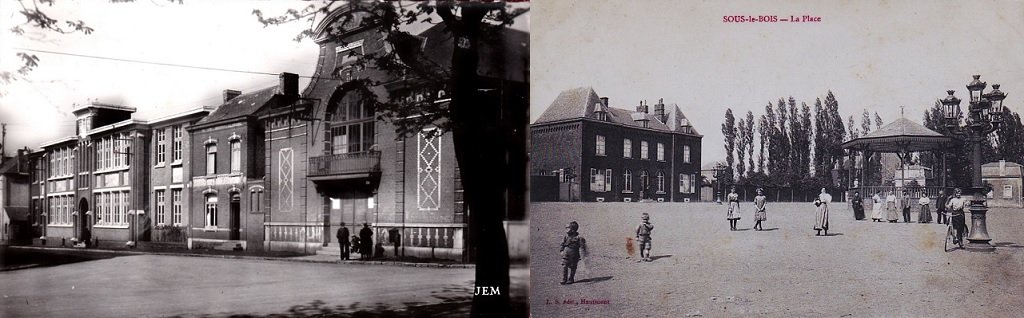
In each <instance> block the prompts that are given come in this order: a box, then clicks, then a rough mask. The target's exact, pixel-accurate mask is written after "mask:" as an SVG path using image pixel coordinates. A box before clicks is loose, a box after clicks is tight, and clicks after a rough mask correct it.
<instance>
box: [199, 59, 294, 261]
mask: <svg viewBox="0 0 1024 318" xmlns="http://www.w3.org/2000/svg"><path fill="white" fill-rule="evenodd" d="M297 92H298V76H296V75H295V74H288V73H283V74H281V76H280V83H279V85H277V86H272V87H267V88H263V89H260V90H256V91H253V92H248V93H244V94H243V93H241V92H238V91H232V90H227V91H225V92H224V103H223V104H222V105H220V106H219V107H217V110H215V111H213V112H211V113H210V114H209V115H208V116H206V117H205V118H203V119H201V120H199V121H198V122H196V123H195V124H193V125H191V126H190V127H188V128H187V129H186V130H187V132H188V138H189V147H190V155H191V162H192V166H191V168H190V172H189V173H190V174H191V181H190V182H191V188H190V189H189V191H190V194H189V196H190V197H189V199H188V200H189V205H190V206H191V209H189V213H190V216H189V217H190V218H191V220H192V221H191V223H190V224H189V235H188V245H189V248H215V249H216V248H225V249H250V248H256V249H263V248H264V247H267V246H266V244H268V243H269V241H268V240H267V239H266V237H265V236H264V233H265V232H264V226H265V225H266V224H265V223H266V222H267V221H268V220H269V215H268V213H271V211H269V209H268V208H267V205H268V204H267V203H269V197H267V196H265V195H264V191H263V189H264V186H263V184H264V177H265V176H266V173H265V171H266V170H265V166H264V165H263V164H262V163H263V158H264V156H265V153H266V151H265V149H266V148H265V145H264V142H265V136H266V133H267V131H266V130H265V129H264V127H263V125H261V123H260V122H259V119H258V114H259V112H260V110H262V109H265V108H269V107H271V105H278V104H281V105H290V104H292V103H294V101H295V100H296V99H297V98H298V93H297Z"/></svg>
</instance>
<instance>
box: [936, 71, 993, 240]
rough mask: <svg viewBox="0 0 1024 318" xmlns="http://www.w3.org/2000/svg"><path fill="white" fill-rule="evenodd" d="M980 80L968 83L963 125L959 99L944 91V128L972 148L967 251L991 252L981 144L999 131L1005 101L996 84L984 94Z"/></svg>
mask: <svg viewBox="0 0 1024 318" xmlns="http://www.w3.org/2000/svg"><path fill="white" fill-rule="evenodd" d="M980 78H981V75H974V80H973V81H971V82H970V83H969V84H967V90H968V91H969V92H970V94H971V99H970V100H969V103H970V105H969V108H968V114H967V117H966V118H965V120H964V123H963V125H961V123H960V116H961V112H960V99H959V98H956V96H953V92H954V91H953V90H948V91H946V92H947V93H949V95H948V96H946V98H944V99H943V100H942V106H943V109H942V110H943V115H944V117H945V120H946V127H947V128H949V130H950V131H951V132H952V133H953V134H954V135H956V136H957V137H960V139H962V140H963V141H965V142H968V143H969V144H970V145H971V169H972V170H971V190H973V192H974V196H973V198H972V199H971V207H970V210H971V231H970V236H969V237H967V241H968V243H967V246H966V249H967V250H970V251H980V252H991V251H994V250H995V247H993V246H992V244H990V243H989V241H991V240H992V239H991V238H989V236H988V229H987V227H986V219H985V214H986V213H987V212H988V208H987V207H986V205H985V197H986V193H985V186H984V184H983V183H982V180H981V165H982V162H981V160H982V158H981V145H982V142H984V141H986V140H987V138H986V137H987V136H988V134H990V133H992V132H994V131H996V130H997V129H999V125H1000V124H1001V123H1002V121H1003V118H1002V117H1003V114H1004V113H1005V111H1006V108H1004V107H1003V99H1006V93H1003V92H1001V91H999V84H992V91H990V92H988V93H984V92H983V91H984V90H985V86H987V84H985V82H982V81H980V80H979V79H980Z"/></svg>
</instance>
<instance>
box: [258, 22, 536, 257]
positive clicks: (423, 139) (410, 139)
mask: <svg viewBox="0 0 1024 318" xmlns="http://www.w3.org/2000/svg"><path fill="white" fill-rule="evenodd" d="M346 10H347V9H345V8H342V9H339V10H335V11H333V12H332V13H330V14H329V15H327V16H326V17H325V18H324V19H323V20H322V21H320V23H319V24H318V25H317V27H316V28H315V29H314V33H315V37H314V38H315V39H316V41H317V43H318V44H319V45H320V47H321V51H320V52H321V54H320V57H319V61H318V63H317V65H318V68H317V70H316V72H315V73H314V76H313V81H312V82H311V83H310V85H309V86H308V87H307V88H306V90H305V92H303V94H302V96H303V98H302V99H301V101H300V102H298V103H296V104H294V105H278V106H276V107H271V108H269V109H267V110H265V111H263V112H262V115H261V120H262V121H263V124H264V126H265V127H266V128H265V129H266V131H267V136H266V140H267V142H266V149H267V156H266V171H267V174H268V175H267V184H266V191H267V193H268V194H269V197H270V198H271V207H270V209H271V211H272V212H271V215H270V216H269V218H268V222H267V231H268V232H269V234H268V237H269V239H268V241H269V244H271V246H279V247H280V248H289V249H295V248H300V247H301V248H303V249H305V250H307V251H308V250H309V249H310V248H314V246H313V245H317V246H316V247H323V249H322V250H320V251H319V252H320V253H337V252H338V248H337V241H336V239H335V235H334V234H335V233H336V231H337V230H338V229H339V227H340V226H341V222H345V226H346V227H348V228H349V231H350V233H352V234H355V233H358V231H359V229H360V228H362V227H363V225H364V224H365V225H368V226H369V227H370V228H371V229H372V230H373V232H374V243H375V244H376V243H382V245H383V250H384V253H385V254H386V255H395V250H394V248H393V247H392V246H393V245H394V244H395V243H399V250H398V254H400V255H406V256H416V257H428V258H448V259H456V260H458V259H462V258H463V257H464V256H465V246H466V245H467V244H472V242H467V241H466V231H467V229H466V227H467V214H466V209H465V205H464V203H463V196H462V194H463V191H462V185H461V183H460V182H459V170H458V165H457V164H456V160H455V152H454V149H453V143H452V139H451V135H450V134H440V135H436V134H432V133H431V130H433V129H434V128H430V127H428V128H426V129H425V130H424V131H421V132H419V133H414V134H413V135H412V136H407V137H401V136H399V135H398V134H397V133H396V127H395V126H393V125H392V124H390V123H389V122H387V121H383V120H381V119H380V118H377V115H378V113H377V112H376V110H375V109H373V108H372V103H369V102H368V100H367V99H368V98H375V97H372V96H365V95H362V94H360V93H357V92H356V91H348V90H346V89H345V88H343V86H344V85H343V84H344V83H346V81H348V80H350V79H353V78H358V77H364V78H372V79H374V80H379V81H381V82H384V83H386V84H384V85H382V86H380V87H378V88H379V91H375V93H376V94H377V95H378V96H377V97H376V98H382V99H383V100H388V99H395V98H398V99H406V100H419V99H425V98H424V97H425V96H426V95H427V94H431V95H434V96H436V97H437V98H436V102H437V103H447V102H448V99H446V98H444V97H445V95H444V94H445V93H444V91H443V90H437V89H433V90H432V89H427V88H425V87H424V86H423V85H422V84H421V82H419V81H417V80H415V79H413V78H394V77H391V76H389V75H388V74H385V73H384V72H382V71H380V70H377V69H374V67H373V66H372V65H369V66H363V65H358V63H356V61H357V58H356V56H358V55H363V54H371V53H379V52H382V51H384V50H388V49H389V48H388V46H387V44H386V43H385V42H384V41H383V40H382V37H381V34H379V33H378V32H377V31H376V30H374V29H373V28H372V25H367V24H363V23H361V21H362V16H361V15H360V14H359V13H356V14H354V15H353V17H354V18H353V19H348V20H346V19H344V18H343V17H346V16H347V15H348V13H347V11H346ZM346 21H347V23H344V22H346ZM328 32H332V36H328ZM499 34H500V36H498V37H495V38H494V39H491V40H489V41H484V42H485V43H483V44H482V47H481V63H480V69H481V70H480V74H479V75H480V76H481V81H483V82H485V83H487V85H493V87H494V88H495V89H494V90H493V92H494V94H492V97H491V98H490V101H491V102H493V103H496V104H497V103H501V104H503V105H504V106H503V108H504V109H509V110H510V113H509V114H508V117H507V118H509V121H510V122H516V121H518V122H521V123H522V127H525V126H526V121H527V119H526V118H528V117H527V114H528V107H527V101H526V98H527V96H528V86H527V78H526V64H525V63H526V60H527V59H528V54H529V53H528V52H529V47H528V43H529V35H528V34H527V33H525V32H519V31H514V30H507V31H506V32H500V33H499ZM418 37H419V38H420V39H421V40H422V41H423V50H424V52H425V53H426V55H427V56H428V58H430V59H431V60H432V62H434V63H437V65H439V66H442V67H446V66H447V65H449V64H450V60H451V52H452V48H453V46H454V44H453V42H452V38H451V36H450V35H449V34H447V33H446V31H444V28H443V26H441V25H438V26H434V27H432V28H429V29H427V30H425V31H423V32H421V33H419V34H418ZM496 52H503V53H504V54H496ZM511 112H515V113H514V114H513V113H511ZM519 132H520V134H521V133H522V130H519ZM510 138H513V139H514V138H515V137H514V136H510ZM518 138H519V139H518V140H519V141H520V142H521V143H523V145H525V136H519V137H518ZM522 148H523V149H525V147H522ZM519 157H521V158H522V160H520V161H521V162H522V163H523V165H522V167H523V169H522V171H509V172H501V173H510V174H518V175H519V176H525V167H526V165H525V162H526V161H525V152H522V153H520V154H519ZM519 179H520V182H517V183H516V184H517V185H515V186H512V187H511V188H510V190H509V191H510V192H514V193H511V196H510V197H511V198H523V197H524V193H525V185H526V181H525V178H519ZM513 201H515V200H514V199H513V200H510V202H513ZM524 210H525V207H524V205H523V204H522V203H521V200H520V203H512V204H509V208H508V211H514V212H507V213H506V215H507V216H508V219H510V220H512V221H513V222H515V221H522V220H523V219H524V218H525V213H524ZM524 239H525V237H524ZM524 246H525V244H524Z"/></svg>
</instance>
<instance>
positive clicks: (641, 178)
mask: <svg viewBox="0 0 1024 318" xmlns="http://www.w3.org/2000/svg"><path fill="white" fill-rule="evenodd" d="M530 133H531V139H530V141H531V145H532V147H531V149H532V152H531V158H530V159H531V167H530V168H531V174H533V175H552V174H554V175H557V176H558V179H559V181H560V182H559V183H558V188H557V189H555V188H551V189H545V190H541V189H537V191H557V192H558V195H557V197H558V199H559V200H562V201H605V202H611V201H618V202H622V201H627V202H631V201H638V200H645V199H646V200H654V201H669V202H684V201H689V200H699V193H698V189H700V160H701V158H700V155H701V151H700V146H701V138H702V136H701V135H700V134H699V133H697V131H696V130H695V129H694V128H693V126H692V124H691V123H690V122H689V120H688V119H687V118H686V116H685V115H683V112H682V110H680V109H679V107H678V106H676V105H665V104H664V102H662V101H661V100H659V101H658V103H657V104H655V105H654V109H653V110H652V109H650V108H649V105H648V104H646V103H644V102H641V103H640V104H639V105H637V106H636V107H635V109H633V110H627V109H621V108H615V107H610V105H609V100H608V98H607V97H600V98H599V97H598V95H597V93H596V92H594V90H593V89H592V88H589V87H582V88H574V89H570V90H566V91H563V92H562V93H561V94H559V95H558V98H556V99H555V100H554V101H553V102H552V103H551V106H550V107H548V109H547V110H545V111H544V113H543V114H541V116H540V117H539V118H538V119H537V121H535V122H534V123H533V124H532V125H531V126H530Z"/></svg>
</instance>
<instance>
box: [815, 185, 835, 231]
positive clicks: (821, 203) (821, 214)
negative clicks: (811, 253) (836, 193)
mask: <svg viewBox="0 0 1024 318" xmlns="http://www.w3.org/2000/svg"><path fill="white" fill-rule="evenodd" d="M829 202H832V195H830V194H828V192H827V191H825V188H821V194H818V198H817V199H815V200H814V205H816V206H818V211H817V213H815V217H814V230H815V231H818V233H817V234H815V235H817V236H820V235H821V231H825V236H828V204H829Z"/></svg>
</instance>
